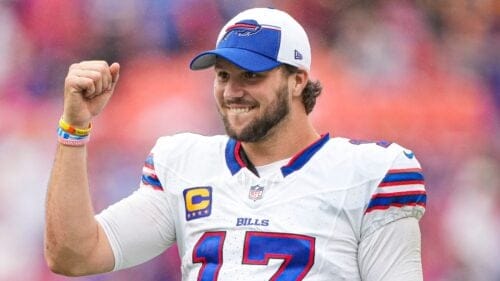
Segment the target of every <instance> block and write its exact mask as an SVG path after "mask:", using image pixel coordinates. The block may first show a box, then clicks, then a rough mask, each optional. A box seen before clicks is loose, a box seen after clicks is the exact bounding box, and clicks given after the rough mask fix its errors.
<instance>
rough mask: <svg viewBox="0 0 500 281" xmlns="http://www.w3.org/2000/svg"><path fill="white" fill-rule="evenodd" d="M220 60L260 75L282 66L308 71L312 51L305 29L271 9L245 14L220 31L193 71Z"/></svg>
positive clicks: (293, 20) (195, 64) (191, 65)
mask: <svg viewBox="0 0 500 281" xmlns="http://www.w3.org/2000/svg"><path fill="white" fill-rule="evenodd" d="M216 57H222V58H224V59H226V60H228V61H230V62H231V63H233V64H235V65H237V66H238V67H240V68H242V69H245V70H248V71H252V72H262V71H267V70H270V69H273V68H275V67H277V66H279V65H281V64H283V63H285V64H289V65H293V66H296V67H298V68H300V69H303V70H306V71H309V70H310V68H311V47H310V45H309V39H308V37H307V34H306V32H305V30H304V28H303V27H302V26H301V25H300V24H299V23H298V22H297V21H296V20H295V19H294V18H292V17H291V16H290V15H289V14H287V13H285V12H283V11H280V10H277V9H272V8H253V9H249V10H245V11H243V12H241V13H239V14H238V15H236V16H235V17H234V18H232V19H231V20H229V22H228V23H226V25H225V26H224V27H223V28H222V30H221V31H220V33H219V36H218V37H217V43H216V48H215V49H213V50H209V51H205V52H202V53H200V54H198V55H197V56H196V57H195V58H194V59H193V60H192V61H191V64H190V68H191V69H192V70H199V69H205V68H208V67H211V66H213V65H214V64H215V59H216Z"/></svg>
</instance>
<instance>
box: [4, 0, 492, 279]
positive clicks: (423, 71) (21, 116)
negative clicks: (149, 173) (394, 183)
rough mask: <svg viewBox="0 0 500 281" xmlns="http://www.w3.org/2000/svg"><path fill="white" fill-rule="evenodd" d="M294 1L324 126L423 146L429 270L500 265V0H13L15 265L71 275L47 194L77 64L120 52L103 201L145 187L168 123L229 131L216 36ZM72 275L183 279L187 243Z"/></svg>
mask: <svg viewBox="0 0 500 281" xmlns="http://www.w3.org/2000/svg"><path fill="white" fill-rule="evenodd" d="M254 6H273V7H276V8H281V9H284V10H286V11H288V12H289V13H290V14H291V15H293V16H294V17H296V18H297V19H298V20H299V21H300V22H302V23H303V25H304V26H305V28H306V30H307V31H308V32H309V36H310V40H311V44H312V49H313V62H312V72H311V76H312V78H313V79H319V80H321V81H322V83H323V85H324V91H323V94H322V96H321V97H320V98H319V100H318V104H317V106H316V108H315V110H314V111H313V113H312V114H311V117H312V118H313V120H314V123H315V124H316V126H317V127H318V128H319V131H320V132H330V134H331V135H333V136H344V137H349V138H355V139H365V140H381V139H383V140H388V141H394V142H398V143H399V144H401V145H403V146H405V147H408V148H411V149H413V150H414V152H415V153H416V155H417V157H418V158H419V160H420V162H421V163H422V165H423V169H424V173H425V176H426V186H427V192H428V205H427V211H426V215H425V216H424V217H423V219H422V221H421V229H422V257H423V269H424V276H425V280H428V281H451V280H453V281H457V280H458V281H460V280H464V281H465V280H473V281H482V280H485V281H489V280H497V281H498V280H500V262H499V261H500V141H499V138H500V125H499V123H500V122H499V120H500V51H499V50H500V44H499V43H500V3H499V2H498V1H494V0H478V1H473V0H469V1H467V0H440V1H433V0H419V1H417V0H416V1H407V0H397V1H396V0H394V1H384V0H378V1H375V0H373V1H368V0H366V1H359V0H308V1H284V0H283V1H265V0H262V1H249V0H246V1H230V0H226V1H224V0H141V1H133V0H105V1H103V0H72V1H67V0H0V160H1V161H0V280H32V281H48V280H69V278H66V277H61V276H57V275H55V274H53V273H51V272H50V271H49V270H48V269H47V267H46V265H45V262H44V259H43V225H44V201H45V192H46V186H47V181H48V177H49V173H50V168H51V164H52V161H53V155H54V151H55V147H56V143H57V141H56V126H57V121H58V119H59V117H60V115H61V113H62V93H63V84H64V78H65V75H66V72H67V69H68V67H69V65H70V64H72V63H75V62H79V61H81V60H88V59H104V60H107V61H108V62H114V61H118V62H120V64H121V66H122V71H121V76H120V81H119V84H118V87H117V89H116V93H115V95H114V96H113V98H112V100H111V102H110V104H109V106H108V107H107V108H106V110H105V112H103V114H101V115H100V116H99V117H98V118H96V120H95V122H94V129H93V133H92V138H91V143H90V144H89V159H90V168H89V170H90V176H91V185H92V186H91V191H92V194H93V199H94V206H95V209H96V211H100V210H102V209H103V208H105V207H106V206H107V205H108V204H110V203H112V202H115V201H117V200H119V199H120V198H122V197H124V196H126V195H128V194H130V193H131V192H132V191H133V190H135V189H136V188H137V187H138V183H139V180H140V174H141V168H142V165H143V161H144V160H145V157H146V156H147V154H148V152H149V150H150V149H151V147H152V146H153V144H154V142H155V140H156V138H157V137H159V136H161V135H167V134H172V133H176V132H182V131H194V132H198V133H202V134H215V133H223V128H222V126H221V124H220V123H221V122H220V120H219V117H218V116H217V113H216V110H215V104H214V102H213V97H212V85H211V83H212V76H213V73H212V71H210V70H207V71H201V72H192V71H190V70H189V69H188V64H189V61H190V59H191V58H192V57H193V55H195V54H196V53H197V52H199V51H201V50H204V49H207V48H211V47H213V46H214V44H215V38H216V35H217V33H218V32H219V29H220V27H221V26H222V25H223V23H224V22H225V21H226V20H228V19H229V18H231V17H232V16H234V15H235V14H236V13H237V12H239V11H240V10H242V9H244V8H249V7H254ZM71 280H82V281H83V280H103V281H104V280H123V281H128V280H143V281H147V280H152V281H159V280H165V281H170V280H180V275H179V259H178V257H177V256H176V248H175V247H174V248H172V249H170V250H168V251H167V252H166V253H164V254H162V255H161V256H159V257H157V258H155V259H153V260H152V261H150V262H148V263H146V264H143V265H140V266H138V267H135V268H132V269H128V270H124V271H120V272H116V273H109V274H103V275H98V276H90V277H80V278H75V279H71Z"/></svg>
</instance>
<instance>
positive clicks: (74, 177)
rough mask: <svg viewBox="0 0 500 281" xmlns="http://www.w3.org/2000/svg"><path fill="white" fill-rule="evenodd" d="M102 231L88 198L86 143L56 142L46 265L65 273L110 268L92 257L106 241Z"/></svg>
mask: <svg viewBox="0 0 500 281" xmlns="http://www.w3.org/2000/svg"><path fill="white" fill-rule="evenodd" d="M102 235H103V234H102V231H101V230H100V227H99V225H98V223H97V222H96V220H95V218H94V211H93V208H92V203H91V198H90V192H89V185H88V176H87V151H86V147H85V146H65V145H61V144H60V145H58V148H57V152H56V157H55V161H54V165H53V169H52V174H51V177H50V181H49V185H48V192H47V201H46V229H45V255H46V259H47V262H48V264H49V266H50V268H51V269H52V270H53V271H55V272H57V273H62V274H66V275H82V274H89V273H97V272H103V271H109V270H111V268H112V266H110V265H109V262H102V263H101V262H97V261H95V259H96V257H99V255H98V253H96V249H99V248H101V247H99V245H100V244H102V243H107V241H103V239H104V237H102ZM105 258H106V257H105ZM107 259H109V257H107ZM93 263H97V267H96V265H94V264H93Z"/></svg>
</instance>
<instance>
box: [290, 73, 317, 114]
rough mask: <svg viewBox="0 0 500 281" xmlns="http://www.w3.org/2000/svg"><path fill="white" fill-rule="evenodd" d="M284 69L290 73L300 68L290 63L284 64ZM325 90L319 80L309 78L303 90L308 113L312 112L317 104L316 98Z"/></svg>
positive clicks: (303, 98) (303, 101) (303, 99)
mask: <svg viewBox="0 0 500 281" xmlns="http://www.w3.org/2000/svg"><path fill="white" fill-rule="evenodd" d="M283 66H284V69H285V70H286V72H287V73H288V74H294V73H297V72H299V68H298V67H296V66H293V65H289V64H283ZM322 90H323V86H322V85H321V82H320V81H319V80H316V81H312V80H311V79H308V80H307V84H306V86H305V88H304V89H303V90H302V94H301V95H302V103H303V104H304V109H305V110H306V114H309V113H311V111H312V110H313V108H314V106H315V105H316V98H317V97H318V96H319V95H320V94H321V91H322Z"/></svg>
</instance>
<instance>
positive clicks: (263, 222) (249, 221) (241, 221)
mask: <svg viewBox="0 0 500 281" xmlns="http://www.w3.org/2000/svg"><path fill="white" fill-rule="evenodd" d="M245 225H255V226H269V220H268V219H255V218H237V219H236V226H245Z"/></svg>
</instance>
